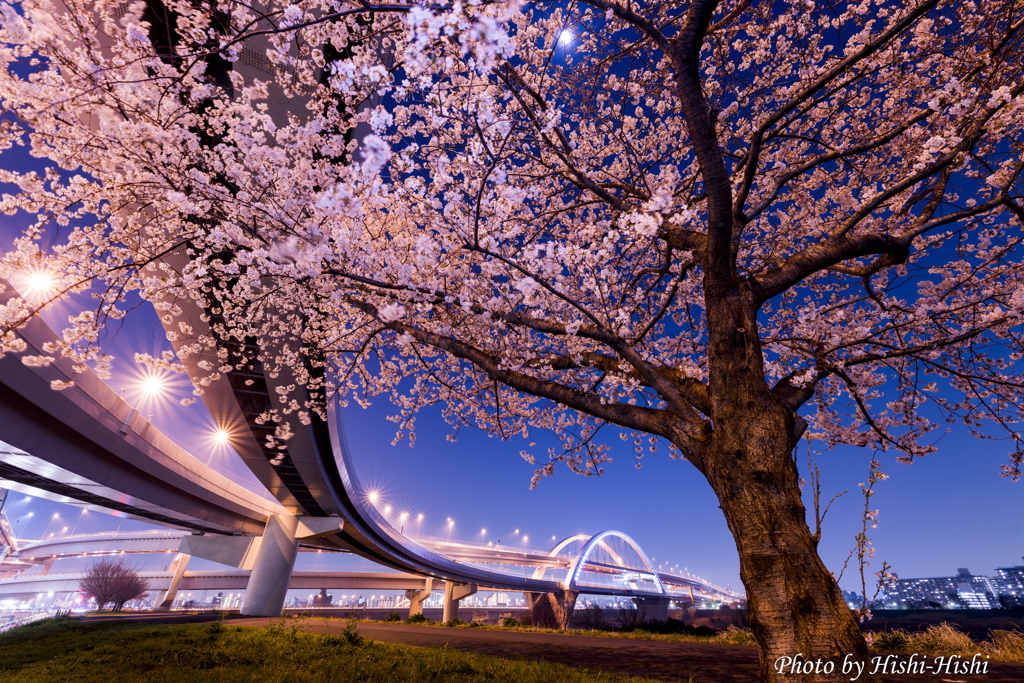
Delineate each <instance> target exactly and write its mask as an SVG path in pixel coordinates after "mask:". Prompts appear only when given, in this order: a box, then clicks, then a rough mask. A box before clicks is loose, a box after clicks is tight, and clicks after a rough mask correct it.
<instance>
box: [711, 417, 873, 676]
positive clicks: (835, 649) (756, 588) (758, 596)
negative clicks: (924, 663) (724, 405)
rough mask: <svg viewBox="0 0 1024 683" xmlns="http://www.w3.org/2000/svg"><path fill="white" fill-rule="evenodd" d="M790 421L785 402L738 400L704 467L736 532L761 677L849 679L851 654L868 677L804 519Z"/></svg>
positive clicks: (861, 648) (859, 643)
mask: <svg viewBox="0 0 1024 683" xmlns="http://www.w3.org/2000/svg"><path fill="white" fill-rule="evenodd" d="M769 401H770V399H769ZM757 403H761V405H760V406H757V408H756V409H754V407H755V405H756V404H757ZM744 408H747V409H744ZM766 408H767V409H766ZM772 408H774V410H773V409H772ZM792 423H793V417H792V414H791V413H790V412H789V411H788V410H787V409H785V408H784V407H783V406H779V405H777V404H775V405H774V406H766V405H764V403H763V402H761V401H758V402H755V403H754V405H750V404H748V405H747V406H742V407H740V408H739V409H738V410H735V412H733V414H731V415H727V416H725V419H724V420H722V419H719V420H716V429H715V436H714V438H713V442H712V444H711V446H710V450H709V452H708V453H707V455H708V456H709V457H707V458H706V459H704V462H703V464H704V467H702V470H703V471H704V474H705V476H706V477H707V479H708V481H709V482H710V484H711V486H712V488H713V489H714V491H715V493H716V494H718V499H719V501H720V504H721V508H722V511H723V512H724V513H725V518H726V521H727V522H728V524H729V528H730V530H731V531H732V534H733V537H734V538H735V540H736V547H737V549H738V551H739V558H740V576H741V578H742V579H743V584H744V586H745V587H746V590H747V596H748V606H749V615H750V626H751V630H752V631H753V633H754V637H755V638H756V640H757V643H758V646H759V648H760V654H761V680H762V681H766V682H767V681H773V682H774V681H783V680H785V681H794V680H800V681H849V680H850V679H851V678H852V677H853V676H855V675H856V673H857V669H856V667H854V668H853V670H852V671H853V673H852V674H851V673H850V669H849V668H847V673H845V674H844V673H843V667H844V662H847V663H848V664H847V666H848V667H849V666H853V665H852V661H853V660H856V661H857V662H861V663H864V664H865V670H864V672H863V674H862V675H861V676H860V678H859V679H858V680H860V681H865V680H870V679H869V677H868V672H870V670H871V667H870V666H868V665H867V664H868V662H869V657H868V650H867V644H866V642H865V640H864V636H863V634H862V633H861V630H860V627H859V626H858V624H857V620H856V617H855V616H854V614H853V612H852V611H851V610H850V608H849V607H848V606H847V604H846V602H845V600H843V596H842V592H841V591H840V589H839V586H838V584H837V583H836V581H835V579H833V577H832V575H831V573H830V572H829V570H828V569H827V568H826V567H825V565H824V563H822V561H821V558H819V557H818V552H817V548H816V547H815V544H814V541H813V539H812V537H811V531H810V529H809V528H808V526H807V517H806V509H805V508H804V505H803V501H802V499H801V497H800V475H799V472H798V470H797V467H796V463H795V461H794V459H793V457H792V449H791V434H792ZM799 655H802V661H803V662H805V663H804V664H799V663H798V661H797V660H795V659H794V658H796V657H798V656H799ZM786 658H789V659H786ZM806 662H809V663H810V668H809V669H808V668H807V667H808V664H806ZM818 662H820V664H818ZM828 662H831V663H832V664H831V666H829V665H828V664H827V663H828ZM797 667H799V668H797ZM828 670H831V673H829V672H828ZM805 672H809V673H805ZM798 673H799V674H804V675H798Z"/></svg>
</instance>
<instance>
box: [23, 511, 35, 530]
mask: <svg viewBox="0 0 1024 683" xmlns="http://www.w3.org/2000/svg"><path fill="white" fill-rule="evenodd" d="M34 514H35V513H34V512H30V513H28V517H26V518H25V523H24V524H22V525H21V533H22V534H24V533H25V529H26V528H27V527H28V522H29V520H30V519H32V515H34Z"/></svg>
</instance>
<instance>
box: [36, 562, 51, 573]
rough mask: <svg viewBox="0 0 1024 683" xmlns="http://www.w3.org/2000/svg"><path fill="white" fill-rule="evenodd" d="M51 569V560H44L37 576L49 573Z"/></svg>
mask: <svg viewBox="0 0 1024 683" xmlns="http://www.w3.org/2000/svg"><path fill="white" fill-rule="evenodd" d="M51 569H53V560H50V561H49V562H44V563H43V571H41V572H39V576H46V575H47V574H49V573H50V570H51Z"/></svg>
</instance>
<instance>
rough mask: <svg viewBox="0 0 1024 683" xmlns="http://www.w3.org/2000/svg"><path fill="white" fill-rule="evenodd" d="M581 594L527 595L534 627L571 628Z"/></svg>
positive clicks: (563, 592)
mask: <svg viewBox="0 0 1024 683" xmlns="http://www.w3.org/2000/svg"><path fill="white" fill-rule="evenodd" d="M579 594H580V593H579V591H572V590H566V591H562V592H561V593H526V603H527V604H528V605H529V606H530V617H531V619H532V622H533V625H534V626H536V627H538V628H555V629H567V628H569V624H570V622H572V612H573V610H574V609H575V608H576V598H577V597H579Z"/></svg>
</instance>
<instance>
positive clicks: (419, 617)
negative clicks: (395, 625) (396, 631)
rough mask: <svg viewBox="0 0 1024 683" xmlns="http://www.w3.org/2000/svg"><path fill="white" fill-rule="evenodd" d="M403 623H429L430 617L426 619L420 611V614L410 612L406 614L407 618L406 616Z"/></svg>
mask: <svg viewBox="0 0 1024 683" xmlns="http://www.w3.org/2000/svg"><path fill="white" fill-rule="evenodd" d="M405 623H407V624H429V623H430V619H427V618H426V617H425V616H423V614H422V613H420V614H410V615H409V616H408V618H406V620H405Z"/></svg>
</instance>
